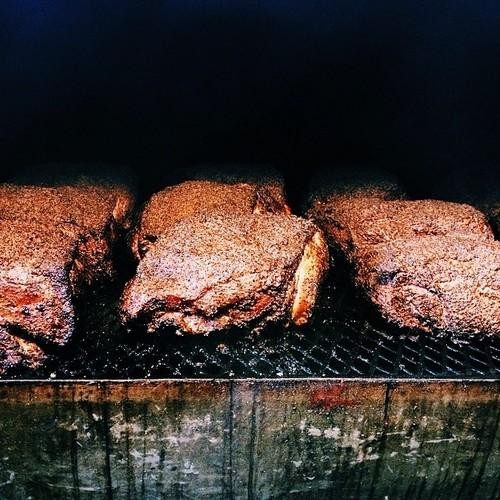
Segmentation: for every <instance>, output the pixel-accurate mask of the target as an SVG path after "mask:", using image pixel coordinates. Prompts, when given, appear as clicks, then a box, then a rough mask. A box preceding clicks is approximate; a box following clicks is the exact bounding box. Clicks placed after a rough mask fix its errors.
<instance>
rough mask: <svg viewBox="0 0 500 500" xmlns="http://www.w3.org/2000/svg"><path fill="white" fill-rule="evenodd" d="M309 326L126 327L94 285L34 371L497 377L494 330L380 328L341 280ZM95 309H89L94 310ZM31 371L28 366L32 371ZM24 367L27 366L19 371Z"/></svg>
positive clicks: (499, 350) (499, 362)
mask: <svg viewBox="0 0 500 500" xmlns="http://www.w3.org/2000/svg"><path fill="white" fill-rule="evenodd" d="M325 292H326V293H325V294H323V297H322V301H321V303H320V305H319V309H318V312H317V314H316V318H315V320H314V322H313V324H312V325H311V326H309V327H308V328H306V329H304V330H300V329H288V330H283V329H278V328H276V329H274V330H270V331H267V332H263V333H261V334H252V335H250V334H248V333H245V332H241V331H238V332H227V333H224V334H217V335H212V336H208V337H204V336H178V335H176V334H175V332H162V333H158V334H155V335H152V334H144V333H140V332H126V331H124V330H123V328H122V327H120V325H119V323H118V321H117V318H116V313H115V308H114V306H113V304H116V297H113V296H112V295H109V294H108V298H107V299H106V301H104V302H103V299H102V297H103V295H102V294H101V295H97V296H98V297H100V298H99V299H97V298H95V299H93V302H94V303H93V304H89V303H87V306H90V307H86V309H87V310H88V311H93V312H92V313H90V314H89V315H88V317H86V318H82V323H83V324H85V325H86V328H85V329H84V330H85V331H83V332H81V334H80V337H79V338H80V339H79V340H78V341H77V342H76V343H75V344H74V345H73V346H72V348H71V349H70V350H69V352H66V353H64V354H63V358H62V361H61V353H55V354H54V356H53V358H52V360H51V361H50V362H49V363H48V365H47V366H46V367H45V368H44V369H43V370H40V371H39V372H37V373H35V377H41V378H42V377H43V378H45V377H48V376H51V375H52V376H56V377H61V378H127V377H131V378H147V377H155V378H168V377H177V378H182V377H209V378H211V377H235V378H246V377H257V378H259V377H271V378H280V377H412V378H413V377H416V378H430V377H446V378H497V377H498V376H499V375H500V338H498V337H482V338H479V337H473V338H458V339H457V338H451V337H449V336H448V337H441V338H438V337H435V336H432V335H427V334H421V335H412V334H409V333H401V332H395V331H388V329H387V325H385V324H384V323H383V322H382V321H381V320H380V319H378V317H377V316H376V315H374V314H372V312H371V311H370V308H369V307H368V306H367V305H365V304H363V301H362V300H360V299H359V297H356V296H355V293H354V292H353V291H352V290H350V289H349V287H347V286H340V285H339V286H337V288H335V287H334V285H333V284H329V285H328V286H327V290H325ZM96 311H97V314H96ZM32 375H33V374H30V376H32ZM14 376H15V375H14ZM18 376H26V374H18Z"/></svg>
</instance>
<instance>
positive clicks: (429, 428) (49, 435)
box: [0, 379, 500, 499]
mask: <svg viewBox="0 0 500 500" xmlns="http://www.w3.org/2000/svg"><path fill="white" fill-rule="evenodd" d="M499 389H500V382H499V381H491V380H490V381H481V382H478V381H470V382H458V381H394V380H392V381H384V380H355V379H354V380H353V379H351V380H338V379H329V380H319V379H308V380H274V381H272V380H260V381H255V380H241V381H229V380H226V381H207V380H203V381H193V380H186V381H175V380H164V381H128V382H117V381H115V382H3V383H0V498H8V499H11V498H13V499H16V498H19V499H21V498H22V499H26V498H35V499H39V498H42V499H43V498H50V499H54V498H77V499H90V498H139V499H144V498H259V499H260V498H299V497H306V498H309V497H314V498H389V499H392V498H404V497H406V498H467V499H470V498H473V497H476V498H481V499H482V498H498V497H499V496H500V451H499V450H500V430H499V418H500V409H499V406H498V391H499Z"/></svg>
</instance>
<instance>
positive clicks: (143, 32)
mask: <svg viewBox="0 0 500 500" xmlns="http://www.w3.org/2000/svg"><path fill="white" fill-rule="evenodd" d="M0 60H1V61H2V62H1V68H2V73H1V79H0V90H1V91H0V109H1V113H0V116H1V119H0V120H1V121H0V154H1V158H0V160H1V164H2V167H3V168H4V169H10V168H12V167H16V166H18V165H26V164H32V163H43V162H47V161H104V162H111V163H126V164H129V165H131V166H132V167H133V168H136V169H137V170H138V172H140V173H141V174H142V173H146V174H149V177H150V178H151V179H154V178H155V175H153V174H154V173H155V172H158V171H160V170H162V169H168V168H172V167H173V166H182V165H185V164H192V163H197V162H201V161H203V162H205V161H268V162H273V163H275V164H277V165H278V166H280V167H281V168H282V169H283V170H284V171H285V172H286V173H287V175H288V176H289V177H290V178H291V179H298V178H299V177H301V176H302V175H303V174H304V172H309V171H310V169H311V167H314V165H317V164H322V163H323V164H324V163H339V162H340V163H342V162H352V161H356V162H360V161H361V162H379V163H382V164H384V165H385V166H386V167H389V168H390V169H393V170H396V171H398V172H399V173H400V174H401V175H402V176H403V177H404V176H406V177H407V178H409V179H410V180H411V181H412V182H416V183H417V184H418V182H419V180H420V181H421V180H422V179H423V182H425V183H427V182H429V180H431V179H432V178H433V176H435V175H439V174H441V173H443V171H446V170H451V169H457V170H460V169H467V168H473V167H475V166H476V165H479V164H483V163H486V164H488V165H489V166H488V167H487V168H489V169H494V168H496V167H495V165H496V163H495V162H496V160H498V159H499V156H500V141H499V137H500V99H499V97H500V93H499V89H500V3H499V2H497V1H493V0H489V1H481V2H478V1H477V0H466V1H462V2H456V1H451V0H450V1H444V2H438V3H436V2H435V1H419V2H400V1H397V2H396V1H382V2H367V1H360V0H348V1H302V2H298V1H292V0H283V1H267V2H243V1H234V0H232V1H229V0H226V1H218V2H216V1H206V0H205V1H190V0H182V1H153V2H132V1H127V0H119V1H114V0H110V1H107V2H101V1H72V2H67V1H62V0H61V1H59V0H54V1H51V2H39V1H28V0H25V1H23V2H19V1H16V0H4V1H2V2H0Z"/></svg>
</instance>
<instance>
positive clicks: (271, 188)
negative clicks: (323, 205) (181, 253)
mask: <svg viewBox="0 0 500 500" xmlns="http://www.w3.org/2000/svg"><path fill="white" fill-rule="evenodd" d="M204 213H205V214H214V213H220V214H227V215H231V214H246V215H250V214H252V213H290V209H289V207H288V205H287V204H286V202H285V196H284V191H283V187H282V186H281V185H279V184H277V183H274V184H269V185H267V184H259V183H245V182H238V183H222V182H213V181H208V180H199V181H186V182H183V183H181V184H177V185H175V186H171V187H167V188H166V189H164V190H162V191H160V192H158V193H156V194H154V195H153V196H152V197H151V199H150V200H149V201H148V202H147V203H146V206H145V207H144V210H143V212H142V214H141V216H140V218H139V222H138V225H137V229H136V230H135V232H134V235H133V237H132V251H133V252H134V254H135V255H136V257H137V258H138V259H139V258H142V257H143V256H144V254H145V253H146V251H147V249H148V248H149V246H150V244H151V243H152V242H154V241H156V239H157V238H158V237H159V236H160V235H161V234H163V233H164V232H165V231H167V230H168V229H169V228H170V227H171V226H172V225H173V224H175V223H176V222H178V221H180V220H182V219H184V218H186V217H191V216H193V215H197V214H204Z"/></svg>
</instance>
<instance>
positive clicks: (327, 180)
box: [308, 165, 405, 213]
mask: <svg viewBox="0 0 500 500" xmlns="http://www.w3.org/2000/svg"><path fill="white" fill-rule="evenodd" d="M308 192H309V197H308V206H309V207H310V209H311V210H312V211H316V210H317V211H318V212H319V213H322V212H323V204H326V205H330V204H332V203H334V202H336V201H337V200H343V199H353V198H378V199H380V200H398V199H403V198H405V193H404V191H403V189H402V187H401V186H400V185H399V182H398V180H397V179H396V178H395V177H394V176H393V175H391V174H390V173H388V172H385V171H384V170H379V169H375V168H367V167H363V166H358V165H351V166H350V167H348V168H347V167H346V168H337V169H332V170H331V169H321V170H320V171H319V172H317V173H316V174H315V175H314V176H313V178H312V180H311V182H310V185H309V189H308Z"/></svg>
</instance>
